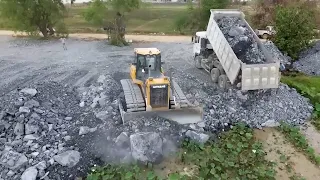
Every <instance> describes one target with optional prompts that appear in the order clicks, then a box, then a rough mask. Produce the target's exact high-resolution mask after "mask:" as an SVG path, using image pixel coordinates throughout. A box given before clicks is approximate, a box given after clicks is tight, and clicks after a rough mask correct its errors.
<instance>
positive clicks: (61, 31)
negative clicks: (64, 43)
mask: <svg viewBox="0 0 320 180" xmlns="http://www.w3.org/2000/svg"><path fill="white" fill-rule="evenodd" d="M55 29H56V32H55V33H56V36H58V37H68V36H69V31H68V28H67V27H66V25H65V24H64V22H62V21H60V22H58V23H57V24H56V26H55Z"/></svg>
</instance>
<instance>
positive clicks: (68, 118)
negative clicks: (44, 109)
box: [64, 117, 72, 121]
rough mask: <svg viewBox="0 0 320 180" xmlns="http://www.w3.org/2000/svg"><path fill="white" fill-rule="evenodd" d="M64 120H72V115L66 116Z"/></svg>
mask: <svg viewBox="0 0 320 180" xmlns="http://www.w3.org/2000/svg"><path fill="white" fill-rule="evenodd" d="M64 120H66V121H71V120H72V117H66V118H64Z"/></svg>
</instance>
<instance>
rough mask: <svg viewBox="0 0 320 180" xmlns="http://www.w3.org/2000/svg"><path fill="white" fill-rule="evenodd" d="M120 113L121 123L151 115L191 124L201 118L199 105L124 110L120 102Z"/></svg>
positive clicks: (201, 111) (199, 120) (201, 110)
mask: <svg viewBox="0 0 320 180" xmlns="http://www.w3.org/2000/svg"><path fill="white" fill-rule="evenodd" d="M119 108H120V114H121V118H122V121H123V124H125V123H126V122H128V121H130V120H132V119H134V118H136V117H152V116H159V117H162V118H165V119H168V120H171V121H175V122H177V123H179V124H192V123H198V122H201V121H202V120H203V109H202V108H201V107H187V108H181V109H168V110H162V111H138V112H125V111H124V110H123V108H122V105H121V103H120V105H119Z"/></svg>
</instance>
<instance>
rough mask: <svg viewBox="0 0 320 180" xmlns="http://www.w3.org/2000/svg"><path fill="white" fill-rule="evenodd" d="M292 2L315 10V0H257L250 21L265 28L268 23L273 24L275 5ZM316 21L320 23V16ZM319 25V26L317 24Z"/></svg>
mask: <svg viewBox="0 0 320 180" xmlns="http://www.w3.org/2000/svg"><path fill="white" fill-rule="evenodd" d="M294 4H296V5H297V4H299V5H302V6H304V7H308V8H309V9H311V10H312V11H315V10H317V1H315V0H257V1H256V2H255V4H254V9H255V13H254V14H253V16H252V21H251V22H252V23H253V25H254V26H255V27H256V28H265V27H266V26H268V25H274V23H275V18H276V17H275V15H276V7H277V6H279V5H280V6H283V7H288V6H291V5H294ZM315 20H316V21H318V22H319V25H320V16H319V15H318V16H317V19H315ZM319 27H320V26H319Z"/></svg>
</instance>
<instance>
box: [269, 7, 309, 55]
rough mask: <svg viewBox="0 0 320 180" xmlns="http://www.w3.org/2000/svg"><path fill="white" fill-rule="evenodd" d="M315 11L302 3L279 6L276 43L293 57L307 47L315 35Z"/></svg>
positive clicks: (276, 22) (276, 18)
mask: <svg viewBox="0 0 320 180" xmlns="http://www.w3.org/2000/svg"><path fill="white" fill-rule="evenodd" d="M314 22H315V21H314V12H313V11H312V10H309V9H307V8H306V7H304V6H301V5H295V6H286V7H284V6H277V8H276V17H275V29H276V32H277V34H276V37H275V44H276V45H277V46H278V48H279V49H280V50H281V51H283V52H285V53H287V54H288V55H289V56H291V57H292V58H293V59H297V58H298V54H299V53H300V51H301V50H303V49H305V48H307V47H308V46H309V44H310V40H312V39H313V36H314V31H313V29H314V27H315V23H314Z"/></svg>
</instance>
